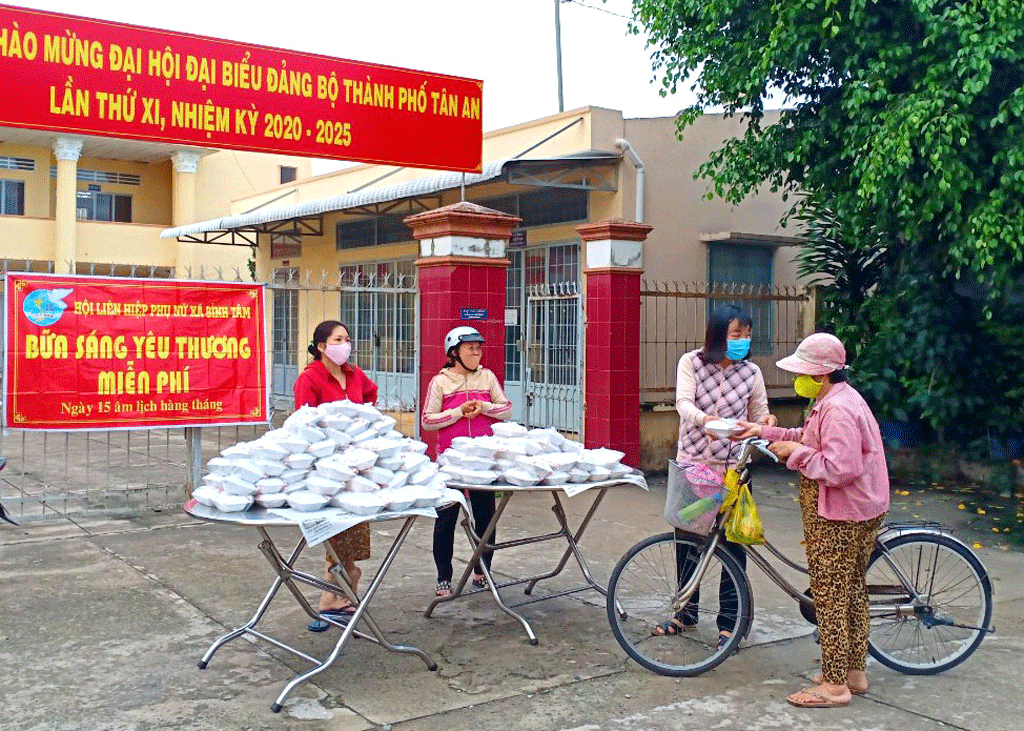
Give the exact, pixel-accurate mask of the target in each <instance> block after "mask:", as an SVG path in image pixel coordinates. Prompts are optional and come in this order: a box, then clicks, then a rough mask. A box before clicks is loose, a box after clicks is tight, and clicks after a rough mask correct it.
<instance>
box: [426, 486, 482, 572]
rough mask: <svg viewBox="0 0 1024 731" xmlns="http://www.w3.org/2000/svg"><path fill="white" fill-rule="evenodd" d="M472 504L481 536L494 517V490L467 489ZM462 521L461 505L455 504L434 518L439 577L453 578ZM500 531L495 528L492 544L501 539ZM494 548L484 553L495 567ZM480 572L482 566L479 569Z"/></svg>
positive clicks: (435, 555)
mask: <svg viewBox="0 0 1024 731" xmlns="http://www.w3.org/2000/svg"><path fill="white" fill-rule="evenodd" d="M466 492H467V493H468V494H469V505H470V507H471V508H472V510H473V523H474V524H475V526H476V530H477V534H476V536H477V538H479V537H480V533H482V532H483V531H484V530H486V529H487V526H488V525H489V524H490V522H491V518H493V517H494V493H493V492H490V491H487V490H467V491H466ZM458 522H459V506H458V505H452V506H450V507H447V508H444V509H442V510H438V511H437V520H435V521H434V565H435V566H437V580H438V581H451V580H452V555H453V554H454V553H455V526H456V524H457V523H458ZM497 535H498V531H497V530H495V531H494V535H492V536H491V540H490V541H489V542H490V543H494V542H495V541H496V540H497ZM493 554H494V551H485V552H484V553H483V560H484V563H485V564H487V568H488V569H489V568H490V567H491V556H492V555H493ZM477 572H478V573H479V569H477Z"/></svg>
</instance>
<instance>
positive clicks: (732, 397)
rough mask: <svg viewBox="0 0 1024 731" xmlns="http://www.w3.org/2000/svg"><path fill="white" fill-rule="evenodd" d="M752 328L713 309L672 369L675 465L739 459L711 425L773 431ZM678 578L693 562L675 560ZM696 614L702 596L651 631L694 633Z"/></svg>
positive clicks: (728, 632) (734, 312) (738, 552)
mask: <svg viewBox="0 0 1024 731" xmlns="http://www.w3.org/2000/svg"><path fill="white" fill-rule="evenodd" d="M752 326H753V322H752V321H751V319H750V316H749V315H748V314H746V313H745V312H743V311H742V310H740V309H739V308H738V307H734V306H732V305H728V306H725V307H721V308H719V309H716V310H715V311H714V312H712V313H711V317H709V318H708V327H707V331H706V333H705V337H704V347H702V348H700V349H699V350H693V351H690V352H689V353H685V354H684V355H683V356H682V357H681V358H680V359H679V366H678V368H677V369H676V410H677V411H678V412H679V442H678V445H677V448H676V461H677V462H684V463H685V462H689V463H698V464H706V465H708V466H709V467H712V468H713V469H715V470H716V471H718V472H720V473H721V474H724V473H725V470H726V468H727V467H728V465H729V464H730V463H732V462H735V461H736V458H737V457H738V450H739V445H737V444H736V443H734V442H732V441H730V440H729V439H716V438H714V437H712V436H711V435H710V434H708V433H707V432H706V431H704V428H703V427H704V425H705V424H706V423H707V422H709V421H711V420H712V419H736V420H738V421H745V422H753V423H755V424H767V425H770V426H774V425H775V424H776V423H777V420H776V418H775V416H773V415H772V414H770V413H769V412H768V393H767V390H766V389H765V385H764V376H762V375H761V369H760V368H758V367H757V365H756V364H754V363H751V362H750V360H748V359H749V358H750V336H751V331H752ZM724 546H725V548H726V549H727V550H728V551H729V552H730V553H731V554H732V555H733V556H734V557H735V558H736V560H737V561H739V563H740V566H742V567H744V568H746V554H745V553H743V550H742V548H740V547H739V546H737V545H736V544H734V543H730V542H728V541H726V542H725V543H724ZM677 562H678V564H679V569H680V573H681V574H683V573H685V570H686V566H688V565H689V563H690V562H691V558H690V557H687V556H677ZM735 597H736V589H735V587H734V586H733V584H732V581H731V580H730V579H729V577H728V576H727V575H724V574H723V576H722V582H721V586H720V587H719V609H718V617H717V624H718V646H719V647H722V646H723V645H725V642H726V640H728V638H729V637H731V636H732V631H733V628H734V627H735V626H736V611H737V605H736V599H735ZM699 613H700V595H699V593H695V594H694V595H693V597H692V598H691V600H690V602H689V603H688V604H687V605H686V606H685V607H684V608H683V610H682V611H680V612H677V613H676V615H675V616H673V617H672V618H671V619H669V620H668V621H667V622H663V623H661V624H659V625H657V626H655V627H654V629H653V634H655V635H675V634H679V633H680V632H685V631H689V630H694V629H696V627H697V621H698V614H699Z"/></svg>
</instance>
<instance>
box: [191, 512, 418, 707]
mask: <svg viewBox="0 0 1024 731" xmlns="http://www.w3.org/2000/svg"><path fill="white" fill-rule="evenodd" d="M185 512H187V513H188V514H189V515H191V516H192V517H193V518H197V519H198V520H204V521H209V522H211V523H226V524H229V525H242V526H251V527H253V528H255V529H256V530H257V531H258V532H259V534H260V535H261V536H262V541H261V542H260V544H259V549H260V551H261V552H262V553H263V555H264V557H265V558H266V559H267V561H269V562H270V565H271V567H272V568H273V569H274V572H275V573H276V574H277V577H276V578H275V579H274V581H273V582H272V583H271V585H270V588H269V589H268V590H267V593H266V595H265V596H264V597H263V600H262V601H261V602H260V604H259V606H258V607H257V608H256V612H255V613H254V614H253V615H252V618H251V619H250V620H249V621H248V622H246V623H245V624H244V625H242V626H241V627H238V628H236V629H233V630H231V631H230V632H228V633H227V634H225V635H222V636H221V637H219V638H217V640H216V641H215V642H214V643H213V645H212V646H211V647H210V649H209V650H207V651H206V654H205V655H203V658H202V660H200V661H199V668H200V669H205V668H206V666H207V664H208V663H209V662H210V658H212V657H213V654H214V653H215V652H217V650H218V649H220V647H221V646H222V645H224V644H225V643H227V642H230V641H231V640H233V639H235V638H236V637H241V636H243V635H250V636H252V637H256V638H258V639H260V640H263V641H264V642H267V643H269V644H271V645H274V646H275V647H280V648H281V649H282V650H287V651H288V652H290V653H292V654H294V655H298V656H299V657H301V658H303V659H304V660H307V661H309V662H311V663H312V664H313V668H312V669H310V670H307V671H306V672H304V673H300V674H299V675H297V676H296V677H294V678H293V679H292V680H291V681H290V682H289V683H288V684H287V685H286V686H285V687H284V690H282V691H281V694H280V695H279V696H278V697H277V700H276V701H275V702H274V704H273V705H272V706H271V710H273V711H274V712H275V713H277V712H279V711H280V710H281V707H282V704H283V703H284V700H285V698H286V697H287V696H288V694H289V693H290V692H291V691H292V690H293V689H294V688H295V687H296V686H297V685H299V684H300V683H303V682H305V681H307V680H309V679H310V678H312V677H313V676H315V675H317V674H319V673H322V672H323V671H324V670H326V669H327V668H329V667H330V666H331V665H332V664H333V663H334V661H335V660H337V658H338V656H339V655H340V654H341V651H342V649H343V648H344V647H345V644H346V643H347V642H348V641H349V639H350V638H351V637H352V636H353V635H355V636H356V637H359V638H361V639H364V640H369V641H370V642H373V643H375V644H377V645H380V646H381V647H383V648H384V649H386V650H389V651H391V652H400V653H408V654H412V655H417V656H419V657H420V659H422V660H423V662H424V663H426V665H427V667H428V668H429V669H430V670H437V663H435V662H434V661H433V659H431V657H430V656H429V655H428V654H427V653H426V652H424V651H423V650H421V649H420V648H418V647H413V646H411V645H396V644H394V643H392V642H390V641H388V639H387V636H386V635H385V634H384V632H383V631H382V630H381V629H380V626H379V625H378V624H377V622H376V621H375V620H374V619H373V617H372V616H371V614H370V612H369V606H370V604H371V602H372V601H373V597H374V595H375V594H376V593H377V590H378V589H379V588H380V585H381V584H382V583H383V581H384V577H385V576H386V575H387V572H388V569H389V568H390V567H391V564H392V563H393V562H394V559H395V556H396V555H397V554H398V550H399V549H400V548H401V547H402V544H403V543H404V542H405V539H406V537H407V536H408V535H409V531H410V530H411V529H412V526H413V523H415V522H416V518H417V517H418V514H407V513H379V514H377V515H368V516H366V520H367V521H368V522H383V521H387V520H403V521H404V522H403V524H402V528H401V530H399V531H398V535H397V536H395V540H394V541H393V542H392V544H391V548H389V549H388V552H387V554H386V555H385V556H384V559H383V561H381V564H380V568H379V569H377V573H376V574H375V575H374V576H373V578H372V579H371V580H370V583H369V585H368V586H367V588H366V592H365V593H364V594H363V596H361V597H359V596H357V595H356V594H355V593H354V592H353V591H352V590H351V588H350V587H349V584H348V581H347V576H346V574H345V570H344V567H343V566H342V565H341V562H339V561H337V555H335V556H334V558H335V561H336V563H335V564H334V569H333V571H334V572H335V576H336V578H337V579H338V585H337V586H336V585H334V584H330V583H328V582H327V581H325V580H324V579H322V578H320V577H318V576H313V575H312V574H308V573H305V572H302V571H299V570H297V569H295V568H294V566H295V562H296V561H297V560H298V558H299V556H300V555H301V553H302V551H303V549H305V548H306V546H307V543H306V538H305V537H304V536H302V535H301V534H300V536H299V542H298V543H297V544H296V545H295V548H293V549H292V551H291V553H290V554H289V555H288V557H287V558H285V557H284V555H283V554H282V553H281V552H280V551H279V550H278V548H277V546H276V545H275V544H274V541H273V539H272V538H271V537H270V534H269V533H267V528H268V527H270V526H292V527H294V528H296V529H297V528H298V527H299V526H298V524H297V523H295V522H294V521H292V520H288V519H286V518H284V517H281V516H279V515H276V514H274V513H272V512H270V511H268V510H266V509H264V508H260V507H252V508H250V509H249V510H246V511H244V512H239V513H222V512H221V511H219V510H217V509H215V508H211V507H207V506H205V505H201V504H199V503H198V502H196V501H195V500H190V501H189V502H187V503H186V504H185ZM310 515H313V514H312V513H311V514H310ZM325 545H326V546H327V547H328V550H329V551H332V553H333V549H332V548H331V547H330V543H329V542H328V543H325ZM298 584H305V585H308V586H312V587H315V588H317V589H323V590H326V591H333V592H338V591H339V590H340V591H342V592H343V593H344V594H346V595H347V596H348V598H349V599H350V600H351V601H352V602H353V604H355V605H356V611H355V613H354V614H352V615H351V617H349V618H348V619H347V620H346V621H344V622H339V621H336V620H334V619H333V618H330V617H328V616H321V615H320V614H319V613H318V612H317V611H316V610H315V609H313V608H312V607H311V606H310V605H309V602H307V601H306V598H305V596H303V594H302V592H301V591H300V590H299V587H298ZM282 585H284V586H286V587H287V588H288V590H289V591H290V592H291V594H292V596H293V597H294V598H295V601H297V602H298V603H299V606H301V607H302V609H303V611H305V613H306V614H308V615H309V616H310V617H312V618H314V619H323V620H325V621H327V622H329V623H330V624H332V625H334V626H336V627H338V628H340V629H341V630H342V631H341V635H340V636H339V637H338V639H337V641H336V642H335V643H334V646H333V648H332V649H331V651H330V653H328V654H327V656H326V657H324V658H316V657H312V656H311V655H307V654H306V653H304V652H302V651H301V650H298V649H296V648H294V647H291V646H290V645H287V644H286V643H284V642H282V641H281V640H278V639H276V638H274V637H271V636H270V635H268V634H265V633H264V632H262V631H260V630H257V629H256V625H257V624H258V623H259V621H260V619H261V618H262V617H263V615H264V613H265V612H266V611H267V608H268V607H269V606H270V603H271V601H273V599H274V597H275V596H276V595H277V593H278V590H279V589H280V588H281V586H282ZM360 622H363V623H364V624H365V626H366V628H367V629H368V630H369V633H365V632H360V631H359V630H357V629H356V625H357V624H358V623H360Z"/></svg>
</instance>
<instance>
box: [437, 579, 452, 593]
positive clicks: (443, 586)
mask: <svg viewBox="0 0 1024 731" xmlns="http://www.w3.org/2000/svg"><path fill="white" fill-rule="evenodd" d="M451 595H452V582H450V581H439V582H437V586H436V587H434V596H436V597H446V596H451Z"/></svg>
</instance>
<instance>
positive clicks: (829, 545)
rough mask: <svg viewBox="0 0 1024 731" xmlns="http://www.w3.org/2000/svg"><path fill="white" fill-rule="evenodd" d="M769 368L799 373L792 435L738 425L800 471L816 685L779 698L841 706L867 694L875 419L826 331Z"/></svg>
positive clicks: (879, 467)
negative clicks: (801, 409)
mask: <svg viewBox="0 0 1024 731" xmlns="http://www.w3.org/2000/svg"><path fill="white" fill-rule="evenodd" d="M777 365H778V366H779V368H782V369H783V370H786V371H790V372H791V373H797V374H799V375H798V377H797V379H796V383H795V384H794V386H795V388H796V392H797V393H798V394H799V395H801V396H804V397H806V398H811V399H815V403H814V407H813V408H812V409H811V411H810V414H808V416H807V420H806V421H805V422H804V425H803V428H801V429H783V428H780V427H770V426H761V425H758V424H751V423H744V424H743V426H744V431H743V433H742V434H740V435H739V436H738V437H737V438H738V439H741V438H745V437H748V436H761V437H763V438H765V439H768V440H770V441H771V442H772V444H771V446H770V447H769V449H771V451H772V452H773V453H774V454H775V455H776V456H777V457H779V458H780V459H783V460H785V461H786V466H787V467H789V469H791V470H796V471H798V472H800V510H801V513H802V515H803V523H804V542H805V545H806V549H807V567H808V571H809V573H810V578H811V594H812V595H813V596H814V605H815V607H814V608H815V613H816V614H817V618H818V631H819V634H820V637H821V675H820V676H819V677H818V678H817V679H816V680H817V682H818V685H816V686H814V687H813V688H807V689H806V690H801V691H799V692H797V693H794V694H793V695H791V696H789V698H788V700H789V702H790V703H792V704H793V705H795V706H802V707H806V708H831V707H834V706H845V705H846V704H848V703H849V702H850V699H851V697H852V694H854V693H856V694H863V693H865V692H867V689H868V679H867V675H866V674H865V672H864V670H865V667H866V662H867V654H868V635H869V633H870V629H871V628H870V619H869V616H868V594H867V586H866V584H865V578H864V575H865V573H866V571H867V563H868V559H869V558H870V557H871V550H872V548H873V547H874V542H875V536H876V535H877V534H878V529H879V527H881V525H882V520H883V518H884V517H885V513H886V512H887V511H888V510H889V473H888V470H887V468H886V464H885V452H884V450H883V445H882V435H881V433H880V432H879V430H878V422H876V421H875V417H874V416H873V415H872V413H871V409H870V408H868V405H867V403H865V401H864V399H863V397H862V396H861V395H860V394H859V393H857V391H856V390H855V389H854V388H853V387H851V386H850V384H848V383H847V382H846V349H845V348H844V347H843V344H842V343H841V342H839V339H838V338H836V337H835V336H834V335H828V334H826V333H816V334H814V335H810V336H808V337H806V338H804V340H803V342H801V343H800V345H799V346H797V349H796V352H795V353H794V354H793V355H791V356H789V357H787V358H783V359H782V360H780V361H779V362H778V364H777Z"/></svg>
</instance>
